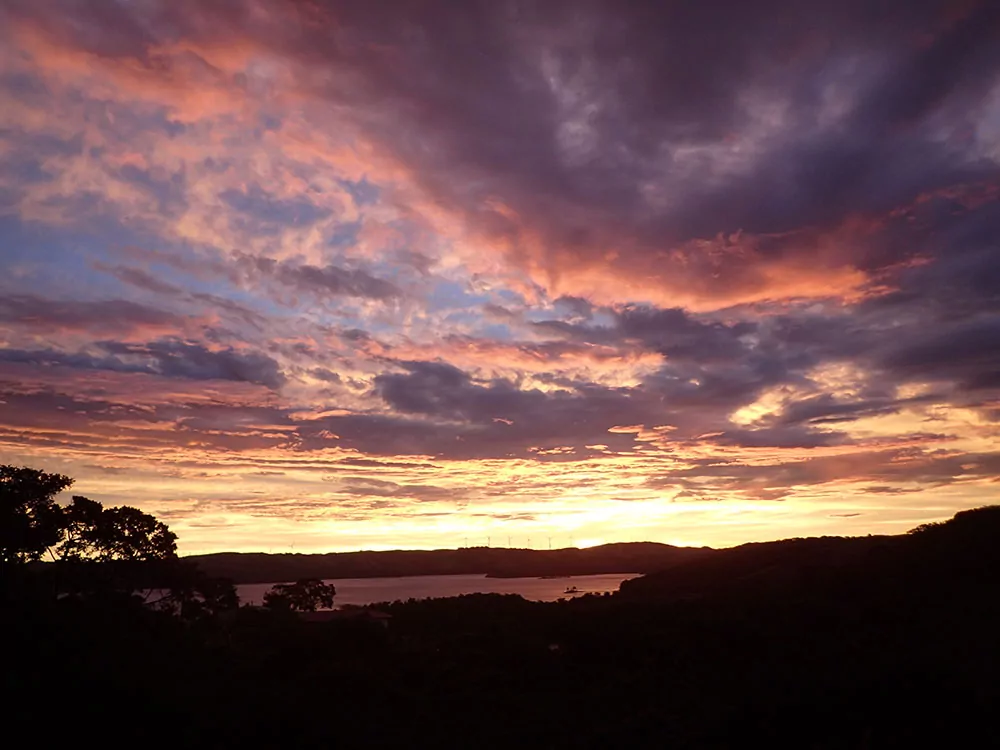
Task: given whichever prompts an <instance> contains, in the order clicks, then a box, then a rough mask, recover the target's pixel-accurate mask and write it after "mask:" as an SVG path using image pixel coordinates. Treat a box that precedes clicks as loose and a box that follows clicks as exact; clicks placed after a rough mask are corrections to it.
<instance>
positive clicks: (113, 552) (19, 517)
mask: <svg viewBox="0 0 1000 750" xmlns="http://www.w3.org/2000/svg"><path fill="white" fill-rule="evenodd" d="M72 484H73V480H72V479H70V478H69V477H67V476H63V475H62V474H48V473H46V472H43V471H39V470H37V469H29V468H26V467H17V466H0V556H2V558H0V559H2V560H3V562H5V563H26V562H33V561H37V560H40V559H41V558H42V556H43V555H44V554H45V552H46V551H51V553H52V554H53V556H54V557H58V558H59V559H61V560H65V561H81V560H94V561H99V562H111V561H132V562H151V561H154V560H170V559H173V558H175V557H176V556H177V536H176V535H175V534H174V533H173V532H171V531H170V529H168V528H167V526H166V524H164V523H163V522H161V521H158V520H156V518H155V517H153V516H151V515H150V514H148V513H143V512H142V511H141V510H139V509H138V508H132V507H129V506H121V507H113V508H105V507H104V506H103V505H101V503H99V502H97V501H95V500H89V499H88V498H86V497H80V496H76V497H74V498H73V500H72V502H71V503H70V504H69V505H67V506H66V507H61V506H59V505H58V504H57V503H56V501H55V496H56V495H57V494H59V493H60V492H62V491H63V490H65V489H67V488H68V487H70V486H71V485H72Z"/></svg>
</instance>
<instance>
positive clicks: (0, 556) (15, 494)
mask: <svg viewBox="0 0 1000 750" xmlns="http://www.w3.org/2000/svg"><path fill="white" fill-rule="evenodd" d="M72 484H73V480H72V479H70V478H69V477H67V476H63V475H62V474H47V473H45V472H44V471H38V470H37V469H29V468H27V467H18V466H0V560H2V561H3V562H4V563H26V562H32V561H34V560H39V559H41V557H42V555H43V554H45V551H46V550H48V549H49V548H51V547H53V546H55V545H56V544H58V543H59V541H60V540H61V539H62V536H63V512H62V508H60V507H59V505H57V504H56V502H55V496H56V495H58V494H59V493H60V492H62V491H63V490H65V489H66V488H68V487H69V486H70V485H72Z"/></svg>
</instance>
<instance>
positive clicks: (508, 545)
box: [507, 536, 510, 548]
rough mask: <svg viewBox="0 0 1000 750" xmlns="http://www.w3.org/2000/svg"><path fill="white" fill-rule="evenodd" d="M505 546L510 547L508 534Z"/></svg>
mask: <svg viewBox="0 0 1000 750" xmlns="http://www.w3.org/2000/svg"><path fill="white" fill-rule="evenodd" d="M507 547H508V548H509V547H510V537H509V536H508V537H507Z"/></svg>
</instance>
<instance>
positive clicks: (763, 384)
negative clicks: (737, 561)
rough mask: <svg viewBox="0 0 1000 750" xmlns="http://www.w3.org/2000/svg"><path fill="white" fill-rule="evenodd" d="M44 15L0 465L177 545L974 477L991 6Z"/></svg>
mask: <svg viewBox="0 0 1000 750" xmlns="http://www.w3.org/2000/svg"><path fill="white" fill-rule="evenodd" d="M57 6H58V7H56V8H53V7H49V6H46V8H45V9H42V8H40V7H39V6H38V5H37V3H28V2H19V1H18V0H13V1H12V2H7V3H5V4H4V7H3V9H2V10H0V28H2V29H3V31H0V35H2V36H0V261H2V266H3V268H2V270H3V273H2V274H0V333H2V337H0V341H2V345H0V444H2V446H3V453H4V456H5V460H9V461H19V462H24V463H29V464H32V465H38V466H42V467H44V468H47V469H50V470H60V471H65V472H67V473H70V474H73V475H74V476H76V477H78V480H79V482H78V486H79V488H80V491H84V486H85V487H86V494H88V495H91V496H94V497H100V498H102V499H105V500H108V501H115V500H118V499H122V498H125V497H128V498H129V501H130V502H136V503H140V504H141V505H142V506H143V507H144V508H146V509H148V510H152V511H154V512H157V513H158V514H160V515H163V516H164V518H166V519H168V521H169V522H170V523H171V525H172V527H174V528H175V529H176V530H177V531H178V532H179V534H180V537H181V543H182V546H186V548H187V550H188V551H197V550H205V549H212V548H225V547H239V548H244V549H265V548H287V547H288V546H289V545H291V544H296V545H297V547H296V549H306V548H313V549H334V548H337V549H339V548H356V547H358V546H368V547H373V546H376V547H386V546H455V545H456V544H458V543H459V542H460V540H462V539H464V538H466V537H472V538H476V539H478V538H479V537H482V538H483V539H485V537H486V536H488V535H490V530H495V533H493V534H492V535H493V536H495V537H497V538H500V537H505V536H507V535H512V536H514V537H515V539H519V540H520V542H519V543H521V544H524V543H526V540H527V538H528V537H534V538H535V539H536V541H537V540H538V539H541V538H543V537H545V536H553V537H556V538H557V539H562V541H563V542H567V543H568V542H569V540H570V539H573V540H575V541H591V542H595V541H600V540H608V541H612V540H626V539H640V538H653V539H659V540H662V541H673V542H684V543H716V544H729V543H735V542H738V541H745V540H749V539H763V538H775V537H781V536H789V535H795V534H802V533H868V532H874V531H881V530H901V529H903V528H905V527H907V526H910V525H915V524H916V523H918V522H922V521H926V520H931V519H934V518H939V517H943V516H947V515H950V514H951V513H953V512H954V511H955V510H958V509H960V508H964V507H971V506H975V505H979V504H983V503H985V502H988V501H989V500H990V498H991V496H992V495H993V494H995V489H996V486H997V484H996V482H997V478H998V476H1000V474H998V468H1000V463H998V462H1000V449H998V447H997V446H998V442H997V441H998V434H1000V430H998V421H1000V355H998V354H997V352H1000V248H998V246H997V242H998V239H997V238H998V237H1000V125H998V123H1000V7H998V6H997V4H996V3H991V2H986V1H983V2H975V1H974V0H973V1H969V2H954V1H946V0H917V1H915V0H887V1H886V2H883V3H879V4H877V5H873V4H872V3H870V2H862V1H861V0H856V1H855V0H847V1H846V2H845V1H844V0H840V1H839V2H832V1H831V2H825V1H822V0H810V2H792V1H791V0H768V1H767V2H764V3H743V2H727V1H725V0H713V1H712V2H702V3H697V4H680V5H676V4H668V5H665V6H664V7H655V6H653V5H650V6H649V7H646V6H644V5H638V4H636V5H627V4H626V5H625V6H623V5H622V4H621V3H610V2H607V3H606V2H597V1H592V2H589V1H588V2H550V3H541V4H540V3H519V2H489V3H486V2H471V3H463V4H455V3H446V2H424V3H408V2H402V1H401V2H395V3H390V4H389V5H386V4H378V3H376V4H371V3H369V4H364V3H353V2H344V3H340V2H316V3H300V2H293V0H244V1H243V2H236V3H232V2H214V1H213V0H210V1H208V2H202V1H199V2H194V1H193V0H191V1H188V0H182V1H181V2H176V1H174V2H169V3H168V2H151V3H144V4H140V5H128V4H126V5H119V4H110V5H107V4H104V5H101V4H99V5H91V4H87V3H84V4H82V5H81V4H79V3H70V2H66V3H57ZM775 19H781V22H780V23H777V22H776V20H775ZM133 494H137V495H138V496H137V497H132V495H133ZM220 529H224V530H225V533H223V534H220V533H219V530H220Z"/></svg>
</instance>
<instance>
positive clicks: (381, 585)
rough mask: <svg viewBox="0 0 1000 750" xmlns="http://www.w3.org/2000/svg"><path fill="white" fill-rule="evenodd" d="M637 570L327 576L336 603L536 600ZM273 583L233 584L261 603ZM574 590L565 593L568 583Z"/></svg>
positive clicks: (585, 589)
mask: <svg viewBox="0 0 1000 750" xmlns="http://www.w3.org/2000/svg"><path fill="white" fill-rule="evenodd" d="M639 575H641V574H640V573H605V574H601V575H594V576H569V577H566V578H487V577H486V576H485V575H478V574H476V575H457V576H454V575H453V576H406V577H402V578H328V579H326V581H325V583H331V584H333V585H334V586H336V587H337V598H336V600H335V602H336V605H337V606H342V605H344V604H356V605H365V604H374V603H375V602H391V601H395V600H397V599H401V600H406V599H432V598H438V597H444V596H459V595H461V594H520V595H521V596H523V597H524V598H525V599H530V600H531V601H536V602H554V601H555V600H557V599H561V598H569V597H572V596H582V595H583V594H591V593H598V594H602V593H605V592H607V591H617V590H618V585H619V584H620V583H621V582H622V581H625V580H628V579H629V578H635V577H636V576H639ZM273 585H274V584H272V583H245V584H242V585H240V586H237V587H236V590H237V591H238V592H239V595H240V602H241V603H242V604H260V603H261V602H262V601H263V599H264V594H265V593H266V592H267V591H268V590H269V589H270V588H271V586H273ZM571 586H574V587H576V589H577V590H576V592H575V593H572V594H567V593H566V589H567V588H568V587H571Z"/></svg>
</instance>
